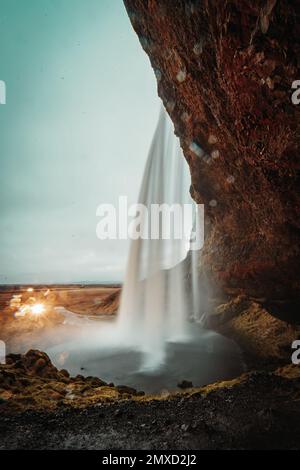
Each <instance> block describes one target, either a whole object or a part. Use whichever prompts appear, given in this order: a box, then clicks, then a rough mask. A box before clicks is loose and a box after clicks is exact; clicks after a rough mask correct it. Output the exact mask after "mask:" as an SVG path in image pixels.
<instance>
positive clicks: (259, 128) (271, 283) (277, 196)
mask: <svg viewBox="0 0 300 470" xmlns="http://www.w3.org/2000/svg"><path fill="white" fill-rule="evenodd" d="M124 2H125V5H126V8H127V11H128V14H129V17H130V20H131V23H132V25H133V27H134V29H135V31H136V33H137V34H138V36H139V39H140V42H141V45H142V47H143V48H144V50H145V51H146V53H147V54H148V55H149V57H150V61H151V65H152V67H153V69H154V72H155V75H156V78H157V82H158V93H159V96H160V97H161V98H162V100H163V102H164V104H165V107H166V108H167V110H168V112H169V114H170V116H171V118H172V120H173V122H174V124H175V130H176V134H177V135H178V136H179V137H180V140H181V145H182V148H183V150H184V154H185V157H186V159H187V161H188V163H189V165H190V169H191V176H192V187H191V191H192V195H193V197H194V198H195V200H196V201H197V202H198V203H204V204H205V211H206V222H205V223H206V242H205V248H204V250H203V256H202V262H203V266H204V270H205V273H206V275H207V276H208V277H209V278H210V279H211V280H212V282H213V283H214V284H216V285H217V284H218V285H220V286H221V287H222V288H224V289H225V290H233V291H239V290H241V291H243V292H246V293H249V294H251V295H256V296H266V297H267V298H272V299H276V298H277V299H291V298H293V299H297V298H298V296H299V281H300V270H299V264H300V263H299V261H300V260H299V229H300V220H299V209H300V196H299V189H298V188H299V168H300V161H299V143H300V139H299V130H300V121H299V115H300V105H299V106H297V105H294V104H293V103H292V101H291V95H292V92H293V90H292V89H291V86H292V83H293V81H294V80H297V79H299V80H300V2H299V1H298V0H297V1H296V0H294V1H291V0H290V1H287V0H281V1H280V0H277V1H276V0H268V1H265V0H231V1H227V0H194V1H188V0H186V1H184V0H124ZM201 149H203V152H202V151H201Z"/></svg>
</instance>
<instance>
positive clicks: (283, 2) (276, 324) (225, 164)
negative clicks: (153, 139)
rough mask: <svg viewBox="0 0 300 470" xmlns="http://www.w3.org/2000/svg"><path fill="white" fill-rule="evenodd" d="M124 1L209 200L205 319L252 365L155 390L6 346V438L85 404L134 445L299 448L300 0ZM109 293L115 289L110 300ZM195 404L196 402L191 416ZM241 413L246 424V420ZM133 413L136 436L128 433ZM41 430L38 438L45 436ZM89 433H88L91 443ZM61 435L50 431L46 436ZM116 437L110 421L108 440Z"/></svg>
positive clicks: (203, 200)
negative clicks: (194, 384) (192, 384)
mask: <svg viewBox="0 0 300 470" xmlns="http://www.w3.org/2000/svg"><path fill="white" fill-rule="evenodd" d="M124 3H125V6H126V9H127V12H128V16H129V18H130V21H131V23H132V26H133V28H134V30H135V32H136V33H137V35H138V37H139V40H140V43H141V47H143V49H144V50H145V52H146V53H147V54H148V56H149V59H150V61H151V66H152V68H153V70H154V73H155V75H156V78H157V85H158V94H159V96H160V98H161V99H162V101H163V103H164V106H165V108H166V109H167V111H168V113H169V115H170V117H171V119H172V121H173V123H174V126H175V132H176V135H177V136H178V137H179V139H180V143H181V146H182V149H183V151H184V155H185V158H186V160H187V162H188V164H189V167H190V171H191V181H192V182H191V195H192V197H193V198H194V199H195V201H196V202H197V203H200V204H204V205H205V233H206V238H205V245H204V248H203V250H202V253H201V259H199V276H200V278H201V281H202V282H201V284H202V285H203V286H204V290H205V295H206V296H207V298H208V300H207V302H206V303H205V305H204V306H202V308H203V314H205V317H204V324H205V326H206V327H207V328H210V329H213V330H216V331H218V332H220V333H222V334H223V335H225V336H227V337H229V338H232V339H234V341H235V342H236V343H237V344H238V345H239V346H240V348H241V350H242V352H243V356H244V360H245V363H246V365H247V371H246V372H245V373H244V374H243V375H241V376H240V377H237V378H235V379H233V380H231V381H227V382H222V383H216V384H213V385H208V386H206V387H202V388H201V389H199V388H198V389H196V388H189V389H187V390H183V391H181V392H177V393H174V394H169V395H167V396H163V397H161V396H160V397H155V396H147V395H146V396H145V395H143V394H141V393H139V392H137V391H136V390H133V389H131V388H130V387H126V386H123V387H122V386H119V387H118V386H111V384H105V383H104V382H102V381H101V379H99V378H95V377H87V378H85V377H82V376H78V377H75V378H74V377H70V376H69V374H68V372H67V371H66V370H61V371H59V370H58V369H56V368H55V367H54V366H53V365H52V364H51V362H50V360H49V358H48V357H47V356H46V355H45V354H44V353H42V352H39V351H29V352H28V353H27V354H25V355H19V354H18V355H14V354H10V355H9V356H8V361H7V364H6V365H2V366H0V392H1V395H0V396H1V398H0V408H1V413H3V416H5V419H4V418H3V420H2V424H1V425H0V428H2V429H5V432H6V433H7V436H8V437H6V439H5V441H6V442H8V440H9V439H10V440H11V442H14V443H15V445H16V439H17V438H16V437H14V435H15V434H14V433H16V427H17V426H18V425H19V423H20V421H18V419H19V420H20V419H21V422H22V423H23V425H24V426H25V424H24V423H25V421H24V420H25V418H24V413H29V414H27V418H26V419H27V421H26V426H28V429H30V436H32V434H37V433H38V429H40V427H41V426H42V422H43V416H45V413H46V414H47V413H50V412H52V413H53V418H52V420H53V423H55V422H59V420H60V419H61V416H62V414H64V416H66V421H68V420H69V422H72V423H73V424H74V423H75V424H74V428H79V427H80V426H82V422H83V420H84V416H85V415H84V413H89V416H90V420H89V426H90V428H89V430H88V431H87V429H85V431H86V432H90V435H92V433H93V432H94V431H93V429H92V426H93V423H94V422H96V421H97V420H99V419H100V418H99V414H100V415H101V420H102V422H103V426H105V428H106V429H107V428H108V427H109V426H112V425H113V424H112V423H115V426H116V428H117V429H118V433H119V442H120V446H122V445H127V446H128V447H130V446H133V445H141V446H143V445H144V443H145V440H146V439H147V442H148V443H149V442H151V445H152V446H153V447H155V446H158V445H160V446H162V445H163V447H166V448H168V447H172V446H174V445H177V446H179V447H180V448H182V447H183V448H184V446H191V447H192V448H198V447H199V446H200V447H206V448H209V447H218V448H222V447H248V446H249V447H251V446H252V447H253V446H261V447H276V446H279V447H280V446H283V447H284V446H288V447H296V446H297V445H299V438H300V427H299V423H300V419H298V418H300V408H299V400H300V366H297V365H294V364H292V363H291V355H292V352H293V350H292V348H291V345H292V343H293V341H295V340H297V339H300V326H299V323H300V321H299V307H300V298H299V287H300V270H299V266H300V259H299V253H300V244H299V241H300V240H299V233H300V218H299V215H300V214H299V212H300V194H299V150H300V148H299V146H300V120H299V117H300V114H299V113H300V107H299V106H295V105H294V104H293V103H292V101H291V93H292V90H291V84H292V83H293V81H294V80H296V79H297V78H300V70H299V69H300V21H299V20H300V4H299V3H298V2H296V1H294V2H290V1H288V0H277V1H276V0H251V1H250V0H244V1H242V2H241V1H238V0H222V1H221V0H203V1H198V0H176V2H174V1H173V0H124ZM199 148H202V149H204V154H203V155H200V156H199V152H198V149H199ZM211 286H213V288H212V289H211V288H210V287H211ZM118 297H119V292H117V293H115V294H114V296H113V299H112V301H113V310H114V311H115V310H116V308H117V305H118ZM66 389H67V392H66V393H64V394H63V393H62V390H66ZM70 394H73V395H74V397H75V399H73V400H72V401H70V400H68V396H69V395H70ZM178 403H180V404H181V408H180V411H179V412H178V416H177V417H176V419H175V418H174V409H176V410H178V409H179V408H178ZM224 403H226V406H225V407H224ZM107 406H109V407H110V408H107ZM191 407H192V408H193V407H194V408H195V409H197V410H198V409H199V413H198V415H197V413H196V414H195V415H196V417H194V418H193V419H190V418H189V419H188V418H187V416H188V410H190V408H191ZM149 410H150V411H149ZM75 411H76V412H77V415H74V412H75ZM176 412H177V411H176ZM18 413H19V414H21V418H16V415H18ZM30 413H32V414H31V415H30ZM35 413H38V416H36V415H35ZM22 420H23V421H22ZM35 420H38V425H36V424H35V426H34V424H33V423H34V422H35ZM109 420H111V421H110V424H108V422H109ZM240 420H241V421H243V420H244V421H245V423H247V424H246V425H245V426H244V428H243V430H241V425H240ZM288 421H289V423H290V427H288V424H287V422H288ZM128 422H130V423H131V424H130V426H131V430H132V437H131V438H130V439H131V441H130V439H129V438H127V440H126V439H125V437H124V436H125V434H126V429H127V427H128ZM7 423H9V424H10V431H9V432H8V431H7V428H6V426H7ZM86 426H87V425H86ZM291 427H293V432H292V429H291ZM169 429H172V433H171V432H170V433H169ZM50 433H51V429H50V428H49V429H48V430H47V433H46V434H45V435H44V436H43V437H42V438H41V441H40V444H39V445H41V446H43V445H45V446H46V445H47V443H46V440H47V439H48V442H52V441H51V439H50V440H49V435H50ZM61 433H63V431H61ZM162 435H164V437H163V441H159V436H162ZM146 436H147V437H146ZM81 439H83V437H82V438H81ZM91 439H92V440H90V441H89V442H90V444H89V445H90V446H93V443H94V445H96V444H95V442H96V441H95V439H96V438H95V437H94V440H93V438H91ZM132 439H134V444H133V441H132ZM63 440H64V439H63V438H62V434H57V433H56V438H55V443H53V446H54V445H59V441H63ZM158 441H159V444H158ZM32 442H35V444H32ZM112 442H113V436H112V435H110V434H109V432H108V434H107V439H106V441H105V442H104V443H103V446H105V445H106V446H107V445H112ZM18 444H19V445H20V441H18ZM11 445H13V444H11ZM22 445H24V446H25V445H26V446H29V447H30V446H31V445H36V440H35V441H29V439H25V441H23V444H22ZM48 445H50V444H48ZM81 445H82V446H85V445H87V444H86V442H85V441H83V440H81Z"/></svg>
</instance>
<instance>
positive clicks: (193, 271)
mask: <svg viewBox="0 0 300 470" xmlns="http://www.w3.org/2000/svg"><path fill="white" fill-rule="evenodd" d="M189 189H190V174H189V168H188V165H187V163H186V161H185V159H184V157H183V155H182V151H181V149H180V145H179V141H178V139H177V138H176V136H175V135H174V129H173V125H172V122H171V121H170V119H169V117H168V116H167V114H166V112H165V111H164V110H162V111H161V112H160V116H159V120H158V124H157V128H156V131H155V134H154V137H153V141H152V144H151V147H150V151H149V155H148V159H147V163H146V167H145V171H144V175H143V179H142V184H141V189H140V194H139V198H138V205H137V207H136V209H137V212H138V214H137V217H135V218H134V219H133V221H132V222H138V224H139V225H140V228H141V230H136V228H137V226H135V225H133V227H132V228H133V233H134V232H140V233H141V234H142V236H141V237H134V238H132V241H131V245H130V250H129V258H128V264H127V271H126V276H125V282H124V286H123V289H122V296H121V303H120V309H119V315H118V317H117V318H116V319H113V320H111V319H105V320H101V321H97V319H96V318H82V317H80V318H79V317H78V316H77V315H76V314H75V313H72V312H71V311H67V310H66V309H65V308H63V307H57V309H58V310H59V313H60V314H62V315H64V316H65V321H64V324H63V327H64V329H63V331H62V330H61V326H58V327H57V337H58V338H63V341H62V340H60V341H59V342H58V344H57V345H54V346H53V347H50V348H49V347H44V346H43V341H44V340H43V338H41V337H39V339H38V343H37V344H36V347H37V348H38V349H42V350H46V352H47V353H48V354H49V355H50V357H51V359H52V360H53V363H54V364H55V365H56V366H57V367H60V368H61V367H62V365H63V366H64V368H67V370H69V371H70V373H71V374H72V375H77V374H85V375H87V376H96V377H100V378H102V379H103V380H105V381H107V382H108V383H109V382H113V383H118V384H122V383H123V384H126V385H129V386H133V387H134V388H137V387H138V388H139V389H142V390H144V391H145V392H149V393H160V392H161V391H162V390H165V389H167V390H174V389H176V387H177V385H178V383H180V381H182V380H187V381H190V382H192V383H193V384H194V385H195V386H201V385H203V384H206V383H213V382H215V381H216V380H220V379H223V380H224V379H226V378H232V377H235V376H236V375H238V374H239V373H241V371H243V364H242V361H241V357H240V354H239V351H237V349H236V347H235V345H233V344H232V343H231V342H230V341H229V340H226V339H225V338H223V337H222V336H220V335H218V334H216V333H213V332H208V331H207V330H205V329H204V328H203V325H202V323H201V318H202V315H203V308H205V309H206V306H207V305H208V297H209V295H207V294H208V293H209V292H208V290H207V286H206V285H205V280H203V277H201V285H200V282H199V251H198V250H199V249H200V248H201V247H202V244H203V211H202V212H201V209H203V206H200V207H199V206H197V209H198V210H196V205H195V204H194V202H193V201H192V199H191V197H190V193H189ZM155 204H156V205H162V204H165V205H168V207H170V205H172V204H173V205H174V204H175V205H176V204H177V206H179V207H182V206H188V207H189V208H191V207H192V208H193V209H194V211H192V212H191V213H189V212H188V213H187V214H188V215H189V216H188V217H186V214H185V217H184V221H182V220H181V219H180V217H179V216H180V214H179V213H177V214H176V221H175V223H174V221H171V220H170V225H172V224H173V226H174V227H175V226H176V227H177V228H178V226H180V225H182V222H184V223H183V225H184V229H185V230H184V236H181V237H175V236H171V237H164V236H163V234H164V230H163V227H160V230H159V231H158V235H159V236H156V237H149V236H148V237H147V236H146V235H147V234H148V235H149V231H150V232H151V234H152V230H153V229H156V226H155V224H154V226H152V225H153V220H152V217H151V216H150V217H149V214H150V215H151V210H150V209H151V208H152V207H153V205H155ZM172 207H174V206H172ZM142 208H147V211H145V210H142ZM199 209H200V211H199ZM130 215H134V214H131V213H130ZM181 228H182V227H181ZM154 232H155V230H154ZM195 233H196V234H197V237H196V240H195V239H194V234H195ZM154 234H155V233H154ZM156 235H157V233H156ZM173 235H174V233H173ZM200 306H201V308H200ZM95 320H96V321H95ZM66 325H69V327H70V331H69V332H68V330H66V328H65V327H66ZM74 326H76V329H75V332H74ZM51 333H52V330H51ZM52 335H53V333H52ZM61 361H63V362H61Z"/></svg>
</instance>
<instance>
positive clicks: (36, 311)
mask: <svg viewBox="0 0 300 470" xmlns="http://www.w3.org/2000/svg"><path fill="white" fill-rule="evenodd" d="M30 310H31V313H32V314H33V315H41V314H42V313H44V311H45V307H44V305H43V304H35V305H32V307H30Z"/></svg>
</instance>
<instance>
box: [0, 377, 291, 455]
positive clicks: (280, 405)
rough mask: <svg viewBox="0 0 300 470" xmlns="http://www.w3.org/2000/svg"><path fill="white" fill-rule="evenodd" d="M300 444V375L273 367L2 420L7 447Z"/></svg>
mask: <svg viewBox="0 0 300 470" xmlns="http://www.w3.org/2000/svg"><path fill="white" fill-rule="evenodd" d="M0 409H1V408H0ZM299 447H300V381H299V379H297V380H296V379H294V380H288V379H284V378H281V377H277V376H275V375H272V374H268V373H253V374H251V375H250V377H249V378H248V379H247V381H246V382H242V383H240V384H238V385H235V386H234V387H232V388H227V389H225V388H222V389H218V390H215V391H213V392H211V393H210V394H209V395H208V396H206V397H205V396H203V395H200V394H199V393H198V394H196V395H193V396H192V397H185V398H182V397H176V398H173V399H168V400H161V401H150V402H140V403H138V402H134V401H120V402H117V403H113V404H99V405H97V406H94V407H92V408H87V409H82V410H76V409H71V408H68V409H66V408H61V409H59V410H57V411H54V412H33V411H30V412H24V413H22V414H15V415H8V414H6V413H5V412H3V411H2V413H1V421H0V449H105V450H114V449H146V450H149V449H228V448H239V449H240V448H244V449H253V448H265V449H268V448H277V449H286V448H289V449H297V448H299Z"/></svg>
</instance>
